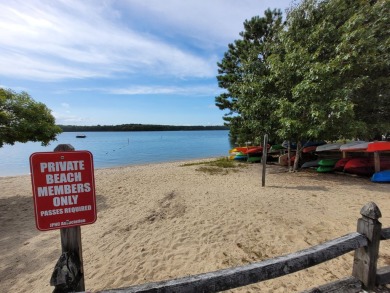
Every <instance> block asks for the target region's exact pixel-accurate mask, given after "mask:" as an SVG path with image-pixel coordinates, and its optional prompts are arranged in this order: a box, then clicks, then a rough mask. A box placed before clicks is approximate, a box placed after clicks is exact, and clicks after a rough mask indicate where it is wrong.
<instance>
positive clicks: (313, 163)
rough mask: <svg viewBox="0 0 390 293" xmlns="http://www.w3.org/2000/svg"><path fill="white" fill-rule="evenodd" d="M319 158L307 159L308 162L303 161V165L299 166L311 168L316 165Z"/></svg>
mask: <svg viewBox="0 0 390 293" xmlns="http://www.w3.org/2000/svg"><path fill="white" fill-rule="evenodd" d="M320 161H321V160H320V159H318V160H313V161H309V162H305V163H303V165H302V166H301V168H313V167H318V166H319V165H318V163H319V162H320Z"/></svg>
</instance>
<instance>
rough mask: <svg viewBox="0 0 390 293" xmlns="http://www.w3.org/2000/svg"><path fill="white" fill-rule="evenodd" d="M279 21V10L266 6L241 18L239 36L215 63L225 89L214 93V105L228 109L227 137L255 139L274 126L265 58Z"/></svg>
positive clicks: (279, 23) (239, 140)
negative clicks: (256, 12) (263, 10)
mask: <svg viewBox="0 0 390 293" xmlns="http://www.w3.org/2000/svg"><path fill="white" fill-rule="evenodd" d="M281 25H282V18H281V12H280V11H279V10H273V11H271V10H267V11H265V14H264V17H258V16H255V17H253V18H252V19H251V20H249V21H248V20H247V21H245V22H244V29H245V30H244V31H243V32H241V33H240V36H241V37H242V39H240V40H236V41H235V42H234V43H233V44H229V46H228V51H227V52H226V53H225V55H224V58H223V59H222V61H221V62H220V63H218V67H219V70H218V76H217V79H218V84H219V86H220V87H221V88H224V89H225V90H226V92H224V93H222V94H221V95H219V96H217V97H216V99H215V100H216V105H217V106H218V107H219V108H220V109H221V110H226V109H228V110H230V112H228V113H227V114H226V115H225V117H224V120H225V121H226V124H227V125H229V127H230V135H231V137H232V138H233V139H234V140H236V141H238V142H239V143H243V142H246V141H252V142H253V141H256V140H258V138H259V137H260V136H262V135H263V134H264V133H266V132H268V133H269V130H270V129H273V128H274V126H275V121H274V120H273V119H272V116H271V112H270V111H269V107H271V106H272V105H273V103H272V100H271V99H270V95H269V91H270V89H271V88H272V84H269V83H268V82H267V79H266V77H267V76H268V75H269V69H268V68H267V58H268V56H269V55H270V47H269V44H270V43H271V41H273V40H275V39H276V38H277V35H276V32H277V31H278V30H279V29H280V27H281Z"/></svg>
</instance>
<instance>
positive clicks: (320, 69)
mask: <svg viewBox="0 0 390 293" xmlns="http://www.w3.org/2000/svg"><path fill="white" fill-rule="evenodd" d="M388 15H389V1H386V0H384V1H371V2H369V1H365V0H361V1H360V0H359V1H352V0H329V1H320V0H304V1H302V3H300V4H299V5H298V6H297V7H295V8H294V9H292V10H291V11H290V12H289V14H288V17H287V21H286V28H285V29H284V30H283V31H282V32H281V35H280V39H281V42H280V44H282V47H280V44H278V48H276V49H275V50H274V54H273V55H272V56H270V58H269V60H270V65H271V75H272V78H273V79H274V81H275V84H276V85H277V87H276V89H277V90H278V95H277V96H278V107H277V110H276V111H275V115H276V116H277V117H278V119H279V122H280V124H281V127H280V129H279V130H278V133H279V135H280V136H282V137H286V138H293V139H295V140H296V141H297V142H298V143H299V141H301V140H304V139H325V140H336V139H350V138H354V137H359V138H365V139H372V134H375V133H376V132H377V131H376V130H379V129H380V130H379V131H383V129H388V125H389V123H388V117H389V116H388V115H389V114H388V111H389V110H390V109H389V96H388V93H389V91H388V89H389V66H388V65H389V53H388V52H389V33H388V29H386V27H387V26H388ZM377 115H378V116H379V117H377ZM377 121H379V123H378V122H377ZM382 133H384V132H382ZM296 158H297V159H298V158H299V156H297V157H296ZM296 167H297V161H296V162H295V166H294V169H296Z"/></svg>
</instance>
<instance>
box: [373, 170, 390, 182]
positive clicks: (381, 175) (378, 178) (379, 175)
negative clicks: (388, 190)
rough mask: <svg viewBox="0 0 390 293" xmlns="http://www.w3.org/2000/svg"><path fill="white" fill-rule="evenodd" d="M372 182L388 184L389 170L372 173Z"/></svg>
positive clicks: (389, 180) (389, 178) (389, 179)
mask: <svg viewBox="0 0 390 293" xmlns="http://www.w3.org/2000/svg"><path fill="white" fill-rule="evenodd" d="M371 181H372V182H390V170H385V171H380V172H376V173H374V175H372V177H371Z"/></svg>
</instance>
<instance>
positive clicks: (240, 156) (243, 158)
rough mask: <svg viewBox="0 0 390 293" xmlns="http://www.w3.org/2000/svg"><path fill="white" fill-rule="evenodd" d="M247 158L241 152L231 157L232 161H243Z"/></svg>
mask: <svg viewBox="0 0 390 293" xmlns="http://www.w3.org/2000/svg"><path fill="white" fill-rule="evenodd" d="M247 158H248V156H247V155H246V154H244V153H243V152H237V153H236V154H235V156H234V157H233V159H234V160H238V161H243V160H246V159H247Z"/></svg>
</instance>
